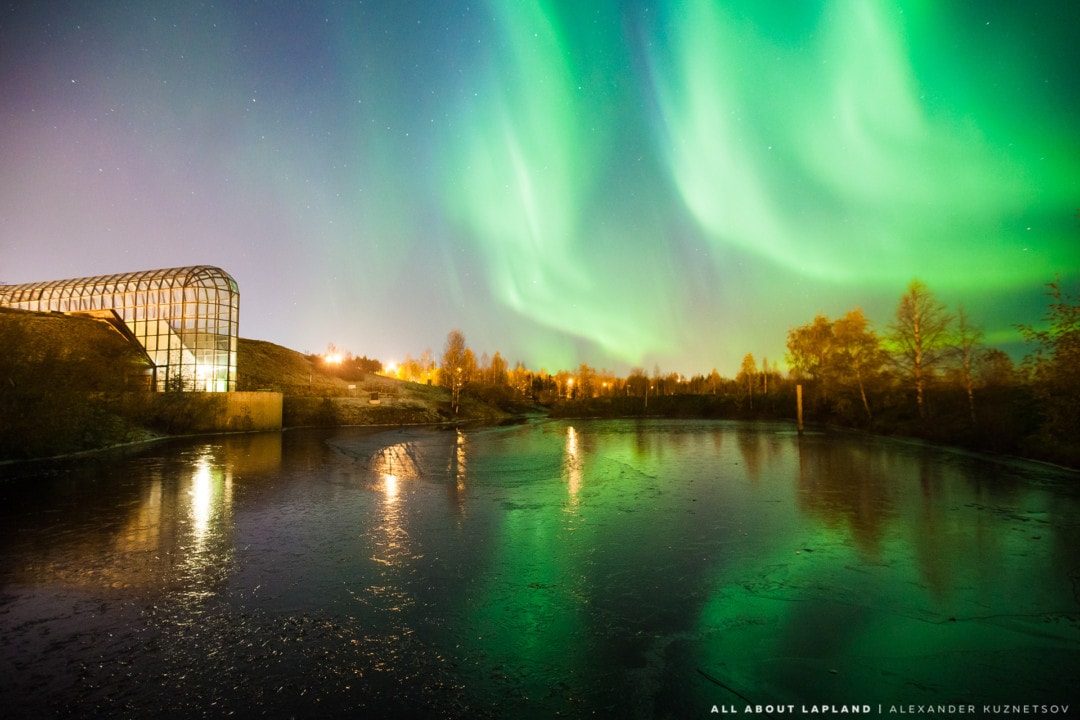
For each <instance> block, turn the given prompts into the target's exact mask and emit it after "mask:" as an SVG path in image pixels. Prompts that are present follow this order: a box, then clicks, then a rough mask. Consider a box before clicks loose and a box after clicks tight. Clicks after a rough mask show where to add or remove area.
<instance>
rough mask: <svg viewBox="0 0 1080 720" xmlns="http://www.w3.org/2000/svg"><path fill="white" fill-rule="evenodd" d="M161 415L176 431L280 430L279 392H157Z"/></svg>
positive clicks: (156, 406)
mask: <svg viewBox="0 0 1080 720" xmlns="http://www.w3.org/2000/svg"><path fill="white" fill-rule="evenodd" d="M150 397H151V398H152V399H153V403H154V405H155V408H156V410H157V414H158V416H159V417H161V418H165V419H167V424H168V425H170V426H171V427H170V429H171V430H172V431H174V432H247V431H253V430H280V429H281V406H282V394H281V393H278V392H228V393H154V394H153V395H151V396H150Z"/></svg>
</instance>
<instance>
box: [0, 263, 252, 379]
mask: <svg viewBox="0 0 1080 720" xmlns="http://www.w3.org/2000/svg"><path fill="white" fill-rule="evenodd" d="M0 306H4V307H10V308H17V309H20V310H30V311H33V312H60V313H67V314H73V315H91V316H94V317H98V318H101V319H103V320H107V321H109V322H110V323H112V325H113V326H114V327H116V328H117V329H118V330H120V331H121V332H122V333H123V334H124V335H125V336H127V337H128V339H130V340H134V341H135V342H137V343H138V344H139V345H141V346H142V349H143V350H144V351H145V352H146V355H147V357H148V358H149V359H150V362H151V364H152V365H153V367H154V387H155V388H156V389H157V390H183V391H192V390H200V391H206V392H225V391H233V390H236V350H237V338H238V337H239V335H238V332H239V316H240V291H239V289H238V287H237V285H236V280H234V279H233V278H232V276H230V275H229V274H228V273H227V272H225V271H224V270H222V269H220V268H216V267H211V266H209V265H195V266H191V267H181V268H166V269H164V270H145V271H142V272H132V273H123V274H120V275H102V276H99V277H86V278H75V279H72V280H52V281H47V282H38V283H28V284H24V285H0Z"/></svg>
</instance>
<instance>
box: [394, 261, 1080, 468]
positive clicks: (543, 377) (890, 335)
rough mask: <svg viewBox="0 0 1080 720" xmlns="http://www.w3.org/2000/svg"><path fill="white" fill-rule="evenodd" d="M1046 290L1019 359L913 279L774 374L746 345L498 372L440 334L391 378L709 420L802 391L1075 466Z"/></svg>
mask: <svg viewBox="0 0 1080 720" xmlns="http://www.w3.org/2000/svg"><path fill="white" fill-rule="evenodd" d="M1048 288H1049V290H1048V298H1049V302H1048V306H1047V309H1046V313H1045V317H1044V322H1043V324H1042V325H1041V326H1040V327H1038V328H1036V327H1033V326H1020V327H1018V330H1019V331H1020V332H1021V334H1022V336H1023V337H1024V338H1025V340H1027V341H1028V342H1029V343H1030V344H1031V346H1032V348H1033V350H1032V353H1031V354H1030V355H1029V356H1028V357H1026V358H1025V359H1024V360H1023V361H1022V362H1021V363H1014V361H1013V360H1012V358H1011V357H1010V356H1009V355H1008V354H1006V353H1005V352H1003V351H1002V350H1000V349H998V348H994V347H990V346H988V345H986V343H985V336H984V332H983V330H982V329H981V328H980V327H978V326H976V325H975V324H974V323H972V321H971V319H970V316H969V315H968V313H967V311H966V309H965V308H963V307H958V308H956V309H955V310H950V309H949V308H947V307H946V306H945V305H944V304H943V303H942V302H940V301H939V300H938V299H937V298H936V296H935V295H934V293H933V292H932V291H931V290H930V289H929V288H928V287H927V286H926V285H925V284H924V283H923V282H921V281H919V280H917V279H916V280H912V281H911V282H910V283H909V284H908V286H907V287H906V289H905V290H904V292H903V294H902V295H901V296H900V298H899V300H898V302H897V306H896V311H895V313H894V316H893V318H892V321H891V322H890V323H889V324H888V325H887V326H886V327H884V328H882V329H880V330H879V329H878V328H875V327H874V326H873V324H872V323H871V322H870V321H869V320H868V319H867V318H866V316H865V314H864V313H863V311H862V310H861V309H860V308H857V307H856V308H854V309H852V310H850V311H848V312H847V313H845V314H844V315H842V316H840V317H838V318H835V319H831V318H829V317H827V316H825V315H822V314H818V315H816V316H815V317H814V318H813V319H812V320H810V321H809V322H808V323H807V324H805V325H801V326H799V327H795V328H791V329H790V330H789V331H788V333H787V343H786V350H787V353H786V356H785V358H784V359H785V361H786V364H787V368H788V369H787V372H786V373H785V372H781V370H780V364H779V363H778V362H776V361H774V362H772V363H770V362H769V361H768V359H766V358H762V360H761V361H760V362H758V361H757V360H756V359H755V358H754V356H753V354H752V353H748V354H747V355H746V356H745V357H744V358H743V362H742V364H741V366H740V368H739V371H738V373H737V374H736V376H735V377H734V378H725V377H723V376H721V375H720V374H719V373H718V372H717V371H716V370H715V369H713V370H712V372H711V373H709V374H708V375H700V374H699V375H695V376H691V377H685V376H683V375H681V374H680V373H674V372H668V373H663V372H661V370H660V368H659V366H654V368H653V370H652V372H651V373H648V372H646V371H645V370H644V369H642V368H634V369H632V370H631V371H630V372H629V373H628V374H627V375H625V376H619V375H617V374H615V373H613V372H610V371H608V370H606V369H596V368H593V367H590V366H589V365H587V364H584V363H583V364H581V365H580V366H579V367H578V368H577V369H575V370H560V371H558V372H555V373H548V372H547V371H545V370H543V369H542V370H540V371H536V372H534V371H532V370H529V369H528V368H527V367H525V365H524V364H523V363H521V362H518V363H516V364H515V365H514V366H513V367H511V366H510V365H509V364H508V363H507V362H506V360H505V359H504V358H503V357H502V356H501V355H500V353H498V352H496V353H495V354H494V355H491V356H489V355H488V354H487V353H486V352H485V353H482V354H481V355H480V356H479V357H477V355H476V353H475V352H474V351H473V350H472V349H471V348H469V347H468V345H467V343H466V340H465V336H464V334H463V333H462V332H461V331H460V330H452V331H450V333H448V335H447V337H446V342H445V344H444V347H443V352H442V355H441V357H440V358H439V359H438V361H436V359H435V357H434V355H433V353H432V352H431V351H430V350H427V351H425V352H424V353H423V355H421V357H420V358H419V359H416V360H413V359H411V358H409V357H408V356H407V357H406V360H405V362H403V363H402V364H401V365H400V366H399V367H398V368H397V370H396V373H395V374H396V375H397V376H398V377H400V378H401V379H404V380H410V381H413V382H424V383H428V384H437V385H441V386H443V387H445V388H447V389H448V390H449V391H450V398H451V410H452V411H453V412H454V413H457V412H459V411H460V407H461V403H462V401H463V399H465V400H468V399H470V398H474V399H479V400H483V401H485V402H488V403H491V404H495V405H499V406H502V407H505V408H508V409H516V410H520V409H521V408H522V407H523V406H524V405H527V404H534V405H541V406H544V407H545V408H547V409H548V410H549V411H551V412H553V414H574V413H578V414H588V415H662V414H681V415H685V414H686V413H687V412H688V408H691V410H690V412H691V413H693V412H697V413H699V414H703V415H705V416H709V417H714V416H719V417H739V418H793V417H794V415H795V395H796V387H797V386H799V385H801V386H802V390H803V395H804V398H805V417H806V419H807V420H808V421H810V422H817V423H823V424H837V425H843V426H848V427H854V428H859V429H866V430H871V431H873V432H880V433H886V434H900V435H906V436H914V437H921V438H925V439H928V440H933V441H936V442H947V443H952V444H957V445H962V446H965V447H972V448H976V449H985V450H994V451H999V452H1011V453H1019V454H1024V455H1027V456H1030V457H1038V458H1044V459H1049V460H1054V461H1058V462H1062V463H1065V464H1070V465H1073V466H1077V465H1080V447H1078V446H1080V443H1078V440H1077V438H1080V402H1078V401H1080V304H1078V302H1077V298H1076V297H1075V296H1072V295H1069V294H1068V293H1066V292H1065V291H1064V290H1063V289H1062V287H1061V285H1060V283H1059V282H1058V281H1055V282H1053V283H1050V284H1049V285H1048ZM691 397H695V398H696V399H694V400H692V401H691V400H690V399H689V398H691ZM680 398H681V399H682V400H681V401H680V400H679V399H680ZM694 408H696V410H694Z"/></svg>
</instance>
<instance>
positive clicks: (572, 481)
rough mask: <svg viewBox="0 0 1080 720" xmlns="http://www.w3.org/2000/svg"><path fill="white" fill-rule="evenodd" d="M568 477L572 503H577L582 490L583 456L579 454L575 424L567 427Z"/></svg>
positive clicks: (565, 461)
mask: <svg viewBox="0 0 1080 720" xmlns="http://www.w3.org/2000/svg"><path fill="white" fill-rule="evenodd" d="M564 465H565V467H566V478H567V485H568V489H569V490H570V504H571V505H577V502H578V492H579V491H580V490H581V458H580V457H579V456H578V434H577V430H575V429H574V427H573V426H570V427H568V428H566V459H565V460H564Z"/></svg>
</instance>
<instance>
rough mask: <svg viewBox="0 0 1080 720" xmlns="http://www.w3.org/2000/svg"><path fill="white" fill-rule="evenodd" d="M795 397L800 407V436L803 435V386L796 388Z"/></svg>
mask: <svg viewBox="0 0 1080 720" xmlns="http://www.w3.org/2000/svg"><path fill="white" fill-rule="evenodd" d="M795 397H796V399H797V402H798V406H799V434H800V435H802V385H801V384H800V385H796V386H795Z"/></svg>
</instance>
